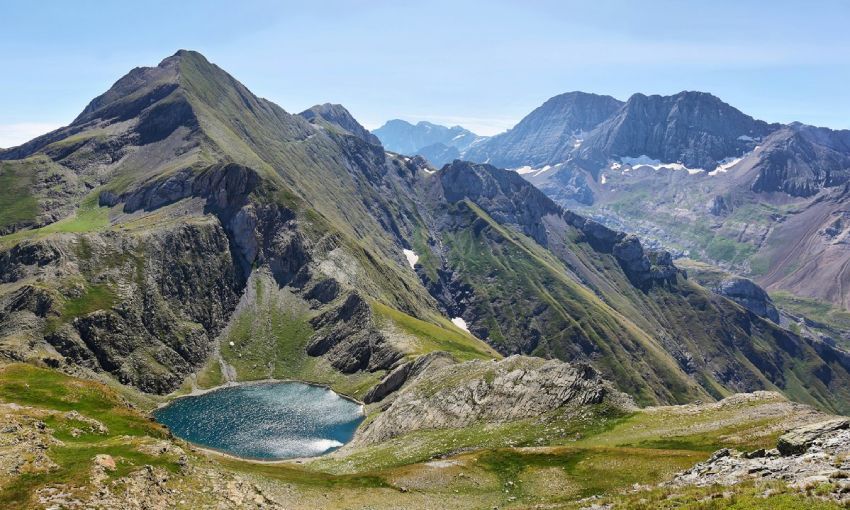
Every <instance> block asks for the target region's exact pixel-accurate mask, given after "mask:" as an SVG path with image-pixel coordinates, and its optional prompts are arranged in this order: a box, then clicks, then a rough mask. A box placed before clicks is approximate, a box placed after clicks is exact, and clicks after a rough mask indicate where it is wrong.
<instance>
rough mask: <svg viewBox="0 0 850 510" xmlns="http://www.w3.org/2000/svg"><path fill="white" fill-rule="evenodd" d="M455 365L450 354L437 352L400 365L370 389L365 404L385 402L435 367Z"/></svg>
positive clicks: (365, 397)
mask: <svg viewBox="0 0 850 510" xmlns="http://www.w3.org/2000/svg"><path fill="white" fill-rule="evenodd" d="M453 363H455V360H454V358H452V357H451V355H450V354H448V353H445V352H441V351H437V352H432V353H428V354H426V355H424V356H419V357H418V358H416V359H415V360H413V361H411V362H408V363H404V364H402V365H399V366H398V367H396V368H395V369H393V370H392V371H391V372H390V373H389V374H387V375H386V376H385V377H384V378H383V379H381V382H379V383H378V384H376V385H375V386H373V387H372V389H370V390H369V391H368V392H367V393H366V395H365V396H364V397H363V402H364V403H366V404H372V403H375V402H380V401H382V400H384V398H386V397H387V396H388V395H390V394H391V393H393V392H395V391H397V390H398V389H400V388H401V387H402V386H404V384H405V383H406V382H407V381H409V380H411V379H414V378H416V377H417V376H418V375H419V374H421V373H422V372H424V371H425V370H426V369H429V368H431V367H433V366H443V365H449V364H453Z"/></svg>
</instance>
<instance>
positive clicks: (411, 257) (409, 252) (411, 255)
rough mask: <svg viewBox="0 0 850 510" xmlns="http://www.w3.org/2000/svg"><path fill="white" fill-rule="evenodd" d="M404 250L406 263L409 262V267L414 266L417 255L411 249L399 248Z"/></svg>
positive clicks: (417, 259) (417, 258)
mask: <svg viewBox="0 0 850 510" xmlns="http://www.w3.org/2000/svg"><path fill="white" fill-rule="evenodd" d="M401 251H403V252H404V256H405V258H407V263H408V264H410V267H411V268H415V267H416V263H417V262H419V255H417V254H416V252H415V251H413V250H401Z"/></svg>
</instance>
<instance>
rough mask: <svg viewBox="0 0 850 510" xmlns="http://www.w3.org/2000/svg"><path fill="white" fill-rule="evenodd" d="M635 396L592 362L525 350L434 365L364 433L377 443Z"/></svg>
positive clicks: (363, 440)
mask: <svg viewBox="0 0 850 510" xmlns="http://www.w3.org/2000/svg"><path fill="white" fill-rule="evenodd" d="M602 402H611V403H612V404H614V405H619V406H628V405H629V403H630V400H629V399H628V398H627V397H625V396H623V395H622V394H620V393H619V392H617V391H615V390H613V389H612V388H611V387H610V385H609V384H608V383H607V382H605V381H604V380H603V379H602V377H601V376H600V375H599V374H598V373H597V372H596V371H595V370H594V369H592V368H591V367H590V366H588V365H584V364H568V363H564V362H561V361H557V360H548V361H547V360H543V359H540V358H529V357H525V356H511V357H509V358H507V359H504V360H502V361H468V362H465V363H457V364H451V365H447V366H442V367H432V368H431V369H429V370H427V371H425V372H423V373H421V374H420V375H419V376H418V377H416V378H415V380H412V381H410V382H408V384H407V385H406V386H405V387H404V388H403V389H402V390H401V391H400V392H399V393H398V394H397V395H396V396H395V399H394V400H393V402H392V404H391V405H390V406H389V408H387V409H386V410H385V411H384V412H383V413H381V414H380V415H378V417H377V418H376V419H375V420H374V421H372V422H371V423H369V424H368V425H367V426H366V428H365V429H364V430H362V431H361V432H360V433H358V437H357V439H356V441H357V442H358V443H360V444H364V443H376V442H380V441H384V440H386V439H389V438H392V437H395V436H398V435H402V434H407V433H410V432H413V431H416V430H421V429H443V428H459V427H464V426H467V425H470V424H473V423H499V422H506V421H512V420H520V419H524V418H532V417H539V416H542V415H545V414H548V413H553V412H565V411H566V410H567V408H576V407H581V406H589V405H594V404H600V403H602Z"/></svg>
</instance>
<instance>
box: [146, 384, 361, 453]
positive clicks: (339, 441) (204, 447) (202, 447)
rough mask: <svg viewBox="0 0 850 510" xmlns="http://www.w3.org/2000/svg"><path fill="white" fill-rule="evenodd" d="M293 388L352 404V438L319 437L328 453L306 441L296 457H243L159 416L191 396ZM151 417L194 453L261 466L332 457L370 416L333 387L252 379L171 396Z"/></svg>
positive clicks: (234, 449) (351, 399) (239, 448)
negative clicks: (354, 421)
mask: <svg viewBox="0 0 850 510" xmlns="http://www.w3.org/2000/svg"><path fill="white" fill-rule="evenodd" d="M290 385H291V386H296V387H297V386H302V387H310V388H314V389H316V390H322V391H323V392H326V393H328V394H331V395H333V396H335V397H338V398H340V399H341V400H343V401H345V402H347V404H345V405H347V406H352V405H353V406H356V411H355V410H354V409H352V410H351V411H350V412H352V413H354V414H356V416H357V418H356V419H357V425H356V427H355V428H354V429H353V432H351V436H346V437H348V439H343V438H341V437H333V436H331V437H327V436H322V435H320V436H319V437H317V438H316V439H318V440H320V441H325V440H327V441H331V442H333V443H335V444H332V445H330V446H329V447H328V448H327V449H325V450H322V451H316V453H315V454H313V452H310V448H309V446H310V445H311V442H310V441H305V442H303V443H301V444H300V447H296V448H295V450H294V451H292V452H291V453H294V454H296V456H291V457H289V456H287V457H279V458H275V456H274V455H267V453H266V452H264V451H260V452H258V454H259V456H254V455H251V454H250V453H249V454H247V455H242V454H240V453H239V450H242V448H241V447H236V448H234V447H230V446H228V447H224V448H219V447H217V446H211V445H210V444H208V443H207V440H203V442H196V441H194V440H192V439H191V438H192V434H191V433H188V434H187V432H186V431H185V430H184V431H182V432H178V431H180V430H181V427H177V428H176V429H175V426H174V423H173V422H171V421H170V420H169V419H168V418H165V419H163V417H162V416H161V415H160V413H165V414H166V415H167V414H168V411H167V410H168V408H169V407H170V406H173V405H176V404H178V403H179V402H183V401H185V400H187V399H189V398H190V397H191V398H201V397H204V396H205V395H211V394H213V393H217V392H223V391H225V390H234V389H237V388H250V387H262V386H272V387H274V386H290ZM264 391H265V390H264ZM268 391H274V389H270V390H268ZM282 391H287V390H282ZM218 398H227V397H223V396H222V397H218ZM188 405H190V406H191V405H193V404H188ZM279 409H284V410H286V409H287V407H286V405H283V406H282V407H279ZM182 411H183V410H182V409H179V408H178V409H175V410H172V411H171V414H172V415H174V413H177V416H180V415H181V412H182ZM310 414H312V415H314V416H321V414H320V413H308V414H307V415H305V416H310ZM184 416H185V415H184ZM188 416H191V414H189V415H188ZM150 417H151V418H152V419H153V420H154V421H156V422H157V423H159V424H160V425H162V426H164V427H165V428H166V429H167V430H168V431H169V433H170V434H171V435H172V436H174V437H175V438H177V439H179V440H180V441H183V442H184V443H185V444H186V445H188V446H189V447H190V448H192V449H193V450H197V451H199V452H202V453H204V454H210V455H216V456H221V457H224V458H228V459H231V460H238V461H242V462H251V463H259V464H287V463H289V464H301V463H303V462H305V461H309V460H311V459H316V458H318V457H323V456H326V455H331V454H333V453H335V452H336V451H338V450H340V449H341V448H343V447H344V446H345V445H346V444H347V443H349V442H351V440H353V439H354V435H356V433H357V430H358V429H359V427H360V425H361V424H362V423H363V422H364V421H365V420H366V417H367V415H366V404H365V403H363V402H362V401H360V400H358V399H356V398H354V397H351V396H349V395H345V394H342V393H338V392H336V391H334V389H333V388H331V387H330V386H328V385H327V384H321V383H314V382H308V381H301V380H296V379H259V380H253V381H230V382H227V383H224V384H220V385H218V386H215V387H212V388H204V389H198V388H196V389H194V390H193V391H191V392H190V393H187V394H183V395H171V396H169V398H168V400H166V401H165V402H162V403H160V404H159V405H158V406H157V408H156V409H154V410H152V411H151V412H150ZM308 420H309V419H308ZM169 423H171V425H169ZM245 430H250V429H245ZM279 437H280V438H282V439H283V438H286V437H287V435H286V434H282V435H281V436H279ZM213 442H214V443H215V442H217V441H213ZM246 444H248V443H246ZM305 446H306V448H303V447H305ZM305 449H306V451H305ZM299 450H301V451H300V452H299ZM308 452H309V453H308ZM298 453H301V454H300V455H298ZM305 454H306V455H305Z"/></svg>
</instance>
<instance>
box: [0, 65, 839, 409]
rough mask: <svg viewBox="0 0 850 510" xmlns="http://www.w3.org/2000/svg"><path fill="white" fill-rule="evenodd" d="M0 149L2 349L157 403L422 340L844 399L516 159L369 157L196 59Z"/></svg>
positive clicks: (385, 367) (693, 387) (479, 353)
mask: <svg viewBox="0 0 850 510" xmlns="http://www.w3.org/2000/svg"><path fill="white" fill-rule="evenodd" d="M603 106H604V105H603ZM0 160H2V161H0V180H2V183H3V186H2V187H0V204H2V205H3V207H2V210H0V230H2V234H3V236H2V237H0V279H2V286H0V353H2V356H3V357H5V358H8V359H14V360H24V361H30V362H34V363H39V364H47V365H50V366H53V367H58V368H61V369H63V370H66V371H72V372H77V373H89V374H98V373H99V374H111V375H112V376H114V377H115V378H117V379H118V380H119V381H120V382H122V383H125V384H129V385H133V386H136V387H138V388H140V389H142V390H145V391H148V392H157V393H165V392H170V391H172V390H175V389H176V388H178V387H180V386H181V385H182V384H185V383H186V382H187V381H191V382H192V383H193V384H197V385H199V386H213V385H216V384H218V383H220V382H221V381H223V380H225V379H262V378H268V377H275V378H298V379H305V380H312V381H319V382H326V383H329V384H331V385H333V386H334V387H335V388H337V389H341V390H344V391H346V392H348V393H350V394H354V395H357V396H361V397H363V396H365V395H367V394H368V395H370V398H372V399H379V397H380V398H382V397H383V395H385V394H386V393H387V392H392V391H395V390H397V389H398V388H399V387H401V386H402V385H403V384H404V381H405V378H406V377H407V376H408V374H410V373H413V372H415V370H414V368H415V367H421V366H424V365H423V363H418V364H417V361H416V360H417V359H418V358H419V357H421V356H423V355H429V353H432V352H435V351H445V352H447V353H448V357H449V358H450V359H451V360H453V362H459V361H469V360H474V359H484V360H486V359H492V358H499V357H501V356H502V355H507V354H513V353H524V354H533V355H538V356H542V357H551V358H559V359H562V360H568V361H585V362H588V363H590V364H591V365H593V366H594V367H595V368H596V369H597V370H598V371H599V372H600V373H601V374H602V375H603V376H604V377H605V378H607V379H609V380H611V381H612V382H613V384H614V385H615V386H616V387H617V388H618V389H620V390H623V391H625V392H627V393H629V394H630V395H632V396H633V397H635V398H636V399H637V400H638V401H639V402H641V403H646V404H648V403H678V402H685V401H691V400H695V399H704V400H705V399H713V398H720V397H722V396H725V395H727V394H729V393H732V392H736V391H752V390H759V389H778V390H780V391H783V392H784V393H785V394H787V395H788V396H790V397H792V398H793V399H796V400H800V401H803V402H808V403H813V404H816V405H818V406H821V407H823V408H826V409H830V410H843V411H847V410H850V393H848V390H847V388H850V384H849V383H850V374H849V373H848V367H850V361H848V358H847V356H846V355H845V354H844V353H843V351H840V350H837V349H836V348H834V347H831V346H829V345H826V344H820V343H814V342H813V341H812V340H804V339H801V338H800V337H798V336H796V335H795V334H793V333H791V332H788V331H786V330H783V329H781V328H779V327H777V326H776V325H774V324H773V323H771V322H769V321H766V320H764V319H762V318H761V317H759V316H757V315H755V314H753V313H752V312H750V311H747V310H745V309H744V308H742V307H740V306H739V305H737V304H735V303H733V302H732V301H729V300H728V299H726V298H723V297H721V296H718V295H716V294H713V293H710V292H708V291H706V290H705V289H703V288H702V287H700V286H698V285H697V284H695V283H693V282H691V281H690V280H688V278H687V276H686V274H685V273H684V272H682V271H680V270H679V269H677V268H676V267H675V266H674V265H673V263H672V262H671V259H670V256H669V255H668V254H665V253H654V252H649V251H647V250H644V248H643V247H642V246H641V244H640V242H639V241H638V240H637V239H636V238H634V237H630V236H626V235H624V234H621V233H618V232H615V231H612V230H609V229H608V228H605V227H603V226H601V225H599V224H597V223H595V222H593V221H590V220H587V219H585V218H583V217H581V216H578V215H576V214H574V213H572V212H569V211H565V210H563V209H561V208H560V207H559V206H557V205H555V204H554V203H553V202H552V201H551V200H550V199H548V198H547V197H546V196H545V195H543V194H542V193H541V192H540V191H538V190H537V189H536V188H534V187H533V186H532V185H530V184H529V183H527V182H526V181H525V180H523V179H522V178H521V177H519V176H518V175H516V174H515V173H512V172H507V171H504V170H500V169H497V168H495V167H492V166H489V165H475V164H470V163H465V162H461V161H455V162H453V163H451V164H449V165H447V166H445V167H444V168H442V169H441V170H439V171H434V170H433V169H431V168H429V167H428V166H427V164H426V163H425V161H424V160H422V159H421V158H406V157H401V156H397V155H395V154H392V153H387V152H386V151H385V150H384V148H383V147H381V146H380V145H379V144H378V143H377V142H376V140H375V138H374V137H373V136H372V135H370V134H369V133H368V132H367V131H366V130H365V129H363V128H362V126H360V125H359V124H358V123H357V122H356V121H355V120H354V119H353V118H352V117H351V116H350V114H349V113H348V112H347V111H346V110H345V109H344V108H342V107H340V106H338V105H322V106H317V107H314V108H311V109H310V110H307V111H306V112H304V113H303V114H301V115H292V114H289V113H287V112H285V111H284V110H282V109H281V108H280V107H278V106H277V105H275V104H273V103H271V102H269V101H266V100H264V99H261V98H258V97H256V96H254V95H253V94H252V93H251V92H250V91H249V90H248V89H246V88H245V87H244V86H243V85H241V84H240V83H239V82H237V81H236V80H234V79H233V78H232V77H231V76H230V75H228V74H227V73H225V72H224V71H222V70H221V69H219V68H218V67H216V66H215V65H213V64H210V63H209V62H207V60H206V59H205V58H204V57H203V56H201V55H200V54H198V53H194V52H187V51H180V52H178V53H177V54H175V55H174V56H172V57H169V58H167V59H166V60H164V61H163V62H162V63H161V64H160V65H159V66H157V67H154V68H138V69H135V70H133V71H131V72H130V73H129V74H128V75H127V76H125V77H124V78H122V79H120V80H119V81H118V82H117V83H116V84H115V85H114V86H113V87H112V88H111V89H110V90H109V91H108V92H106V93H105V94H103V95H102V96H100V97H98V98H96V99H95V100H93V101H92V102H91V104H89V106H87V107H86V109H85V110H84V111H83V113H81V114H80V116H79V117H78V118H77V119H76V120H75V121H74V122H73V123H72V124H71V125H70V126H68V127H65V128H62V129H59V130H57V131H54V132H52V133H49V134H47V135H45V136H42V137H39V138H37V139H35V140H33V141H31V142H29V143H27V144H24V145H22V146H20V147H17V148H13V149H9V150H6V151H3V152H0ZM413 261H416V262H415V264H414V263H412V262H413ZM450 318H462V319H463V320H464V321H465V323H466V324H467V325H468V329H469V332H467V331H465V330H463V329H461V328H459V327H457V326H455V325H454V324H453V323H452V322H451V321H450ZM456 322H458V323H460V321H456ZM431 356H433V355H431ZM441 356H443V355H441ZM404 367H407V368H404ZM445 370H446V371H447V373H452V371H451V370H450V369H445ZM379 394H380V395H379Z"/></svg>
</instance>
